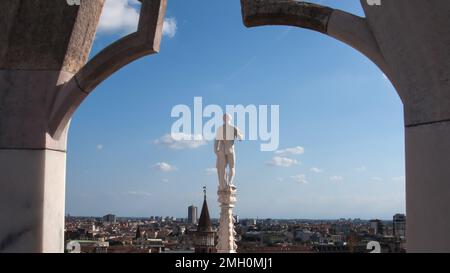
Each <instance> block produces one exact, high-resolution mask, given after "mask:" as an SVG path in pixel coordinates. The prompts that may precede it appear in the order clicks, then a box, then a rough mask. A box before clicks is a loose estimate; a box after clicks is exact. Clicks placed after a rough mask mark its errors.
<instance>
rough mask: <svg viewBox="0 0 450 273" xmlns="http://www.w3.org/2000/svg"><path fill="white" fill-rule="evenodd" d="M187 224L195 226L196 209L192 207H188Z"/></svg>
mask: <svg viewBox="0 0 450 273" xmlns="http://www.w3.org/2000/svg"><path fill="white" fill-rule="evenodd" d="M188 223H189V224H193V225H195V224H197V207H195V206H194V205H191V206H189V207H188Z"/></svg>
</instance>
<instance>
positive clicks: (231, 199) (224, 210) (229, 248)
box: [216, 186, 237, 253]
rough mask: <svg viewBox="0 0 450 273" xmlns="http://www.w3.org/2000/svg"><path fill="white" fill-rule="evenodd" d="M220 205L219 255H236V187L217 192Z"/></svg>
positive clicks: (228, 187) (220, 189) (221, 189)
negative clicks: (234, 209)
mask: <svg viewBox="0 0 450 273" xmlns="http://www.w3.org/2000/svg"><path fill="white" fill-rule="evenodd" d="M217 194H218V196H219V199H218V201H219V203H220V220H219V241H218V243H217V247H216V248H217V252H218V253H236V250H237V245H236V241H235V235H236V231H235V230H234V222H235V220H234V217H233V208H234V206H235V203H236V187H235V186H227V187H225V188H220V187H219V190H218V191H217Z"/></svg>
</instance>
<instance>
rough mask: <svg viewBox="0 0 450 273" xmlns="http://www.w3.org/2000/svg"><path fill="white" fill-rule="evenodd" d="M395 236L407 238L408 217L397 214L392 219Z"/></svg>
mask: <svg viewBox="0 0 450 273" xmlns="http://www.w3.org/2000/svg"><path fill="white" fill-rule="evenodd" d="M392 224H393V229H394V236H395V237H405V236H406V216H405V215H404V214H399V213H398V214H396V215H394V217H393V219H392Z"/></svg>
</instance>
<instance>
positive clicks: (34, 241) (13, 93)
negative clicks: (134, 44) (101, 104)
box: [0, 0, 103, 252]
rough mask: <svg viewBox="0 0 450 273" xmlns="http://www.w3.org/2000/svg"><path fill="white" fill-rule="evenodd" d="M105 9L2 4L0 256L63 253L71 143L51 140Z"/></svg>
mask: <svg viewBox="0 0 450 273" xmlns="http://www.w3.org/2000/svg"><path fill="white" fill-rule="evenodd" d="M102 7H103V1H89V3H85V4H84V5H83V6H82V7H79V6H73V7H70V6H68V5H67V3H66V2H65V1H54V0H52V1H26V0H17V1H2V2H1V3H0V18H2V20H1V23H0V33H2V35H1V36H0V188H1V190H0V217H1V219H2V224H1V225H0V252H62V251H63V247H64V205H65V176H66V139H67V134H66V132H67V128H68V124H65V125H64V126H63V128H62V130H61V134H60V135H59V136H57V137H53V136H52V135H50V134H49V133H48V116H49V113H50V110H51V107H52V105H53V102H54V100H55V98H56V96H57V95H58V92H59V89H58V88H59V87H60V86H62V85H63V84H64V83H65V82H67V81H68V80H69V79H71V78H72V77H73V75H74V74H75V73H76V72H77V71H78V70H79V69H80V68H81V67H82V65H84V63H85V62H86V60H87V58H88V54H89V51H90V49H91V44H92V41H93V38H94V35H95V30H96V25H97V22H98V19H99V16H100V13H101V10H102Z"/></svg>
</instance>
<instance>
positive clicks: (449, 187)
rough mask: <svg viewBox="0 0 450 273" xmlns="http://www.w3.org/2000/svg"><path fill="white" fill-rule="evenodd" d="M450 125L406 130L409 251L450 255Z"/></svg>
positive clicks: (407, 232)
mask: <svg viewBox="0 0 450 273" xmlns="http://www.w3.org/2000/svg"><path fill="white" fill-rule="evenodd" d="M449 164H450V122H441V123H435V124H428V125H420V126H415V127H409V128H406V236H407V240H406V248H407V251H408V252H446V253H448V252H450V236H449V231H450V217H449V214H448V211H449V209H450V167H449Z"/></svg>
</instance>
